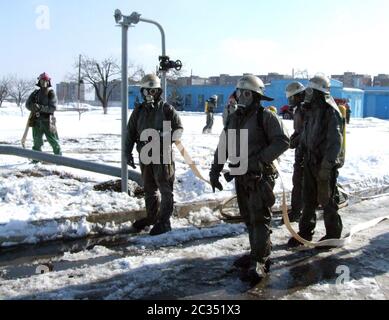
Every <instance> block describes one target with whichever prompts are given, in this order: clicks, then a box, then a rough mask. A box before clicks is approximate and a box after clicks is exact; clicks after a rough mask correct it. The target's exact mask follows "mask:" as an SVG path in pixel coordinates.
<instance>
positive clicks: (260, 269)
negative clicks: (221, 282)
mask: <svg viewBox="0 0 389 320" xmlns="http://www.w3.org/2000/svg"><path fill="white" fill-rule="evenodd" d="M270 266H271V260H270V259H267V260H266V262H265V263H264V264H259V263H257V262H251V264H250V267H249V269H248V270H247V271H246V272H243V273H242V275H241V277H240V280H241V281H243V282H248V283H250V286H256V285H257V284H259V283H260V282H261V281H262V280H263V279H264V278H265V277H266V276H267V275H268V274H269V272H270Z"/></svg>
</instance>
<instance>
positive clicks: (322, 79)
mask: <svg viewBox="0 0 389 320" xmlns="http://www.w3.org/2000/svg"><path fill="white" fill-rule="evenodd" d="M308 88H312V89H315V90H318V91H320V92H323V93H325V94H330V88H331V81H330V79H329V78H327V77H326V76H325V75H322V74H318V75H316V76H314V77H313V78H312V79H311V80H309V84H308Z"/></svg>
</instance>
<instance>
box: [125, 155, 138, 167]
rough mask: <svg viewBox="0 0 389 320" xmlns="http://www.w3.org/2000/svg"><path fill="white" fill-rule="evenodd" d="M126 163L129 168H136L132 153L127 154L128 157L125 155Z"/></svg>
mask: <svg viewBox="0 0 389 320" xmlns="http://www.w3.org/2000/svg"><path fill="white" fill-rule="evenodd" d="M127 164H128V165H129V166H130V167H131V168H133V169H136V165H135V162H134V157H133V156H132V154H130V155H128V157H127Z"/></svg>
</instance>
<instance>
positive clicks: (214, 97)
mask: <svg viewBox="0 0 389 320" xmlns="http://www.w3.org/2000/svg"><path fill="white" fill-rule="evenodd" d="M218 98H219V97H218V96H217V95H216V94H215V95H213V96H212V97H211V100H215V101H216V100H217V99H218Z"/></svg>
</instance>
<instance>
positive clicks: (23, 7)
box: [0, 0, 389, 83]
mask: <svg viewBox="0 0 389 320" xmlns="http://www.w3.org/2000/svg"><path fill="white" fill-rule="evenodd" d="M117 8H118V9H120V10H121V11H122V12H123V13H124V14H130V13H132V12H133V11H137V12H139V13H141V14H142V17H143V18H147V19H151V20H155V21H158V22H159V23H160V24H161V25H162V26H163V27H164V29H165V33H166V40H167V42H166V45H167V54H168V55H169V56H170V57H171V58H172V59H174V60H176V59H180V60H182V61H183V63H184V69H183V70H184V72H183V73H184V75H190V74H191V72H192V73H193V75H198V76H203V77H208V76H217V75H219V74H230V75H240V74H243V73H254V74H267V73H268V72H278V73H283V74H292V70H293V69H295V71H298V70H308V72H309V74H310V75H314V74H315V73H317V72H322V73H325V74H327V75H331V74H339V73H340V74H342V73H343V72H345V71H353V72H357V73H367V74H371V75H376V74H378V73H389V63H388V56H387V53H388V46H389V45H388V41H387V35H388V34H389V20H388V19H387V13H388V12H389V1H387V0H370V1H364V0H363V1H362V0H336V1H335V0H315V1H310V0H273V1H264V0H240V1H231V0H212V1H211V0H196V1H187V0H165V1H160V0H148V1H144V0H132V1H124V0H111V1H103V0H82V1H79V0H68V1H59V0H1V1H0V39H1V41H2V46H1V47H0V78H1V77H2V76H4V75H7V74H16V75H18V76H20V77H26V78H36V77H37V75H39V74H40V73H42V72H43V71H46V72H48V73H49V74H50V75H51V76H52V77H53V80H54V83H56V82H60V81H63V80H66V77H67V76H68V75H69V73H71V72H74V63H75V61H76V60H77V57H78V55H79V54H84V55H87V56H90V57H94V58H97V59H103V58H106V57H111V56H112V57H114V58H117V59H118V61H119V62H120V59H121V31H120V28H119V27H116V24H115V21H114V18H113V13H114V11H115V9H117ZM128 39H129V60H130V62H131V63H133V64H135V65H141V66H142V67H143V68H144V69H145V70H146V71H147V72H153V71H155V68H156V65H157V64H158V56H159V55H160V54H161V50H162V49H161V37H160V33H159V31H158V29H157V28H156V27H155V26H153V25H150V24H146V23H142V22H141V23H139V24H138V25H136V26H135V27H134V28H131V29H130V30H129V38H128Z"/></svg>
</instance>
